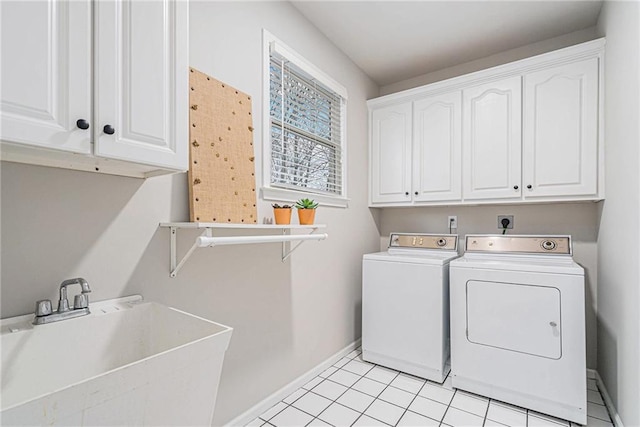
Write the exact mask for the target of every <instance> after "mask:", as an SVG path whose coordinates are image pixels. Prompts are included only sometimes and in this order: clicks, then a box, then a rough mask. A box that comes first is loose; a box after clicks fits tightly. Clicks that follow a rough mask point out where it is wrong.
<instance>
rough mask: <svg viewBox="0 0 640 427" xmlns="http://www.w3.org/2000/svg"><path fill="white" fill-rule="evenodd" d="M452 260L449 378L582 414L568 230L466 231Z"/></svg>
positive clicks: (581, 354) (555, 411)
mask: <svg viewBox="0 0 640 427" xmlns="http://www.w3.org/2000/svg"><path fill="white" fill-rule="evenodd" d="M465 239H466V252H465V254H464V256H463V257H461V258H459V259H457V260H454V261H452V262H451V265H450V274H451V286H450V290H451V374H452V384H453V386H454V387H456V388H461V389H464V390H468V391H471V392H474V393H478V394H481V395H483V396H487V397H491V398H494V399H498V400H502V401H505V402H509V403H512V404H515V405H519V406H522V407H525V408H529V409H533V410H536V411H540V412H543V413H546V414H549V415H553V416H556V417H559V418H563V419H566V420H571V421H574V422H577V423H580V424H586V421H587V413H586V410H587V396H586V393H587V392H586V390H587V387H586V353H585V314H584V270H583V268H582V267H580V266H579V265H578V264H576V263H575V262H574V261H573V258H572V253H571V237H570V236H517V235H508V236H503V235H498V236H480V235H467V236H466V238H465Z"/></svg>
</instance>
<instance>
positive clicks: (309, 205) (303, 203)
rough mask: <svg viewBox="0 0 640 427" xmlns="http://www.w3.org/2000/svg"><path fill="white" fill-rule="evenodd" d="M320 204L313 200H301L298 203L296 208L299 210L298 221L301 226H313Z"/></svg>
mask: <svg viewBox="0 0 640 427" xmlns="http://www.w3.org/2000/svg"><path fill="white" fill-rule="evenodd" d="M317 207H318V203H316V202H315V201H314V200H313V199H300V200H298V201H297V202H296V208H297V209H298V220H299V221H300V225H313V220H314V219H315V217H316V208H317Z"/></svg>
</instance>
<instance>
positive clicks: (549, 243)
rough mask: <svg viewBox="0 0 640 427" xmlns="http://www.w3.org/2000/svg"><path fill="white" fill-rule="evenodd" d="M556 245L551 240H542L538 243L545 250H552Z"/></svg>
mask: <svg viewBox="0 0 640 427" xmlns="http://www.w3.org/2000/svg"><path fill="white" fill-rule="evenodd" d="M556 246H557V244H556V242H554V241H553V240H543V241H542V243H540V247H541V248H542V249H544V250H545V251H552V250H554V249H555V248H556Z"/></svg>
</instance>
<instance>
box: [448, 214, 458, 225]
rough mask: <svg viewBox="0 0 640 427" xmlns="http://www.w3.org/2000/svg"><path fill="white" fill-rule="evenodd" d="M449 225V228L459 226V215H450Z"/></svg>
mask: <svg viewBox="0 0 640 427" xmlns="http://www.w3.org/2000/svg"><path fill="white" fill-rule="evenodd" d="M447 227H449V228H458V216H457V215H449V220H448V223H447Z"/></svg>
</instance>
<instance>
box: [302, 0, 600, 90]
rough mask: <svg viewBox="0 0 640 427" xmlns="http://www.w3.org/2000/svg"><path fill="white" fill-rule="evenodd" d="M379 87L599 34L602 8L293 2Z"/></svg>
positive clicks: (515, 0)
mask: <svg viewBox="0 0 640 427" xmlns="http://www.w3.org/2000/svg"><path fill="white" fill-rule="evenodd" d="M292 3H293V5H294V6H295V7H296V8H297V9H298V10H299V11H300V12H301V13H302V14H303V15H304V16H305V17H306V18H307V19H308V20H309V21H311V22H312V23H313V24H314V25H315V26H316V27H318V29H319V30H320V31H322V33H324V34H325V35H326V36H327V37H328V38H329V39H330V40H331V41H332V42H333V43H335V44H336V46H338V47H339V48H340V49H341V50H342V51H343V52H344V53H346V54H347V55H348V56H349V57H350V58H351V59H352V60H353V61H354V62H355V63H356V64H357V65H358V66H359V67H360V68H361V69H362V70H363V71H364V72H365V73H367V74H368V75H369V77H371V78H372V79H373V80H374V81H375V82H376V83H378V84H379V85H380V86H385V85H388V84H391V83H396V82H399V81H402V80H405V79H409V78H412V77H416V76H419V75H422V74H426V73H429V72H432V71H437V70H442V69H444V68H447V67H451V66H454V65H458V64H462V63H465V62H468V61H473V60H476V59H479V58H483V57H486V56H489V55H493V54H496V53H499V52H503V51H506V50H509V49H514V48H517V47H521V46H524V45H527V44H531V43H535V42H538V41H541V40H545V39H549V38H552V37H556V36H560V35H563V34H567V33H570V32H573V31H577V30H582V29H585V28H588V27H591V26H594V25H595V24H596V22H597V19H598V15H599V13H600V8H601V6H602V0H574V1H554V0H551V1H525V0H507V1H493V0H491V1H490V0H479V1H457V0H449V1H445V0H441V1H427V0H423V1H399V0H395V1H392V0H387V1H308V0H298V1H292Z"/></svg>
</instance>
